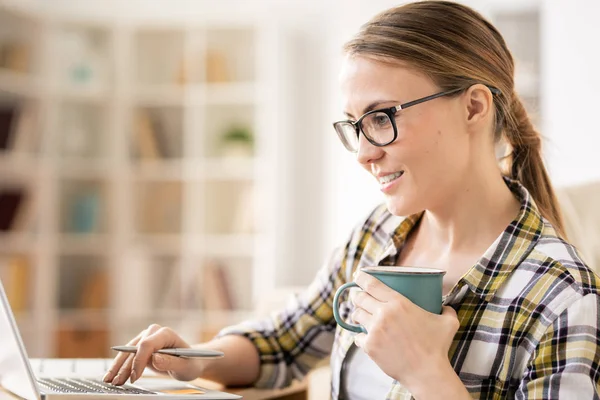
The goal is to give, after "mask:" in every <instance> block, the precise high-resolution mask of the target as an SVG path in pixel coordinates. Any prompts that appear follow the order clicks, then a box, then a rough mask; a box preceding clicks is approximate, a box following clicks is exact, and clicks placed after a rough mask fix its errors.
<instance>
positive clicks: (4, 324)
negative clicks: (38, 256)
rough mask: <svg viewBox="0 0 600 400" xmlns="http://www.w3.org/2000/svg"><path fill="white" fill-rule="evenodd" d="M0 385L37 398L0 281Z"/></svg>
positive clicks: (25, 355) (27, 397)
mask: <svg viewBox="0 0 600 400" xmlns="http://www.w3.org/2000/svg"><path fill="white" fill-rule="evenodd" d="M0 386H2V387H4V388H5V389H7V390H9V391H11V392H12V393H14V394H16V395H17V396H19V397H22V398H24V399H27V400H34V399H39V398H40V394H39V391H38V389H37V385H36V384H35V382H34V378H33V372H32V371H31V366H30V365H29V359H28V358H27V353H26V352H25V346H23V342H22V340H21V335H20V334H19V330H18V328H17V324H16V322H15V318H14V316H13V313H12V310H11V308H10V304H9V303H8V299H7V298H6V293H5V292H4V286H3V285H2V282H1V281H0Z"/></svg>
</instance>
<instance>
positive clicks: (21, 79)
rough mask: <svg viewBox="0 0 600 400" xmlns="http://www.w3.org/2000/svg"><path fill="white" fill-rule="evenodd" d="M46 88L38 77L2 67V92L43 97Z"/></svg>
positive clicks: (0, 72) (0, 87)
mask: <svg viewBox="0 0 600 400" xmlns="http://www.w3.org/2000/svg"><path fill="white" fill-rule="evenodd" d="M44 90H47V89H45V88H43V87H42V86H41V84H40V81H39V80H38V78H34V77H32V76H31V75H29V74H24V73H19V72H14V71H11V70H7V69H1V68H0V94H1V93H2V92H5V93H10V94H13V95H16V96H22V97H31V98H41V97H43V96H44Z"/></svg>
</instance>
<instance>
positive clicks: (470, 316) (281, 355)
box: [221, 179, 600, 400]
mask: <svg viewBox="0 0 600 400" xmlns="http://www.w3.org/2000/svg"><path fill="white" fill-rule="evenodd" d="M506 182H507V185H508V186H509V187H510V188H511V190H512V191H513V193H514V194H515V195H516V196H517V197H518V198H519V199H520V201H521V210H520V213H519V215H518V217H517V218H516V219H515V220H514V221H513V222H512V223H511V224H510V225H509V226H508V227H507V228H506V230H505V231H504V232H503V233H502V234H501V235H500V236H499V237H498V238H497V240H496V241H495V242H494V243H493V244H492V245H491V246H490V248H489V249H488V250H487V251H486V253H485V254H484V255H483V256H482V257H481V259H480V260H479V261H478V262H477V264H476V265H475V266H473V267H472V268H471V269H470V270H469V271H468V272H467V273H466V274H465V275H464V276H463V277H462V278H461V279H460V281H459V282H458V283H457V284H456V285H455V287H454V288H453V289H452V290H451V291H450V292H449V294H448V295H447V296H446V297H445V299H444V303H445V304H446V305H449V306H452V307H453V308H454V309H455V310H456V311H457V313H458V319H459V321H460V328H459V329H458V332H457V333H456V336H455V337H454V341H453V343H452V346H451V348H450V351H449V359H450V362H451V364H452V366H453V367H454V370H455V371H456V373H457V374H458V376H459V377H460V379H461V380H462V382H463V384H464V385H465V386H466V388H467V390H468V391H469V392H470V394H471V396H472V397H473V398H482V399H505V398H516V399H558V398H560V399H599V393H600V383H599V381H600V346H599V345H600V341H599V340H600V339H599V337H600V335H599V332H598V321H599V320H600V317H599V309H600V308H599V296H598V277H597V276H596V275H595V274H594V273H593V272H592V271H591V270H590V269H589V268H588V267H587V266H586V265H585V264H584V262H583V261H582V260H581V258H580V257H579V254H578V252H577V250H576V249H575V248H574V247H573V246H572V245H570V244H568V243H566V242H565V241H563V240H562V239H560V238H559V237H558V236H557V234H556V232H555V230H554V228H553V227H552V226H551V225H550V224H549V223H548V221H547V220H545V219H544V218H542V217H541V215H540V213H539V211H538V210H537V207H536V206H535V204H534V202H533V200H532V199H531V197H530V195H529V193H528V192H527V190H526V189H525V188H524V187H523V186H521V185H520V184H519V183H517V182H515V181H510V180H508V179H507V180H506ZM421 215H422V214H418V215H413V216H409V217H407V218H400V217H396V216H393V215H391V214H390V213H389V212H388V211H387V210H386V208H385V206H380V207H378V208H376V209H375V210H374V211H373V212H372V213H371V214H370V216H369V217H368V219H367V220H366V221H365V222H364V223H362V224H360V225H359V226H358V227H357V228H356V229H355V230H354V232H353V233H352V235H351V237H350V239H349V240H348V242H347V243H346V245H345V247H344V248H343V249H342V250H341V251H339V252H336V253H335V256H334V257H333V258H332V259H331V261H330V262H329V263H327V264H326V265H325V266H324V267H323V268H322V269H321V271H320V272H319V274H318V276H317V278H316V279H315V280H314V281H313V283H312V284H311V285H310V286H309V287H308V289H307V290H306V291H305V292H304V293H303V294H302V295H300V296H298V297H297V298H295V299H294V300H293V301H292V302H291V303H290V304H288V306H287V307H286V308H285V310H283V311H282V312H280V313H278V314H276V315H273V316H271V318H269V319H266V320H262V321H248V322H245V323H242V324H240V325H238V326H234V327H230V328H227V329H225V330H224V331H223V332H221V334H222V335H223V334H238V335H243V336H245V337H247V338H249V339H250V340H251V341H252V342H253V343H254V344H255V346H256V348H257V349H258V352H259V354H260V360H261V371H260V377H259V380H258V382H257V383H256V385H257V386H261V387H281V386H284V385H287V384H289V383H290V381H291V380H292V379H294V378H298V379H301V378H302V377H303V376H304V375H305V374H306V373H307V372H308V371H309V370H310V369H311V367H312V366H314V365H315V364H316V363H317V362H318V361H319V360H320V359H322V358H324V357H326V356H328V355H331V366H332V373H333V374H336V375H337V378H341V380H342V381H343V378H344V376H343V373H342V371H343V368H342V367H343V365H344V362H345V360H346V358H347V355H348V352H349V350H350V349H351V348H352V346H354V344H353V339H354V334H353V333H350V332H348V331H345V330H343V329H341V328H339V327H337V325H336V323H335V320H334V318H333V311H332V303H333V295H334V294H335V291H336V289H337V288H338V287H339V286H340V285H342V284H343V283H345V282H348V281H350V280H352V273H353V272H354V270H356V269H357V268H362V267H365V266H372V265H394V264H395V262H396V259H397V257H398V249H401V248H402V245H403V243H404V241H405V240H406V238H407V235H408V233H409V232H410V231H411V229H412V228H413V227H414V226H415V224H416V223H417V222H418V220H419V218H420V217H421ZM352 310H353V305H352V303H351V302H350V301H348V300H347V298H346V301H345V302H343V304H342V305H341V309H340V311H341V314H342V316H343V317H344V318H348V317H349V315H350V313H351V312H352ZM400 362H401V361H400ZM334 376H335V375H334ZM333 382H334V383H333V384H332V392H331V393H332V397H333V398H334V399H338V398H339V399H341V398H344V397H345V396H344V394H343V393H340V386H342V387H344V385H343V384H342V385H340V384H339V382H340V379H336V378H334V379H333ZM432 383H433V382H432ZM365 384H367V385H368V382H366V383H365ZM440 390H443V388H440ZM410 398H411V395H410V393H409V392H408V391H407V390H406V388H404V387H402V386H401V385H400V384H399V383H398V382H394V384H393V386H392V387H391V388H390V391H389V393H388V395H387V399H394V400H396V399H410Z"/></svg>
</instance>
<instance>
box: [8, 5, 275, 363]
mask: <svg viewBox="0 0 600 400" xmlns="http://www.w3.org/2000/svg"><path fill="white" fill-rule="evenodd" d="M15 4H16V3H14V2H7V1H0V25H2V24H3V23H6V24H8V25H7V26H12V27H16V26H23V28H22V29H19V30H18V33H19V35H21V36H20V37H19V40H21V39H22V42H23V43H24V46H26V48H27V49H28V50H29V51H30V52H31V55H30V61H29V63H28V66H29V67H30V70H28V71H26V72H15V71H13V70H11V69H7V68H0V102H2V101H3V102H9V103H11V104H22V103H24V102H28V103H31V104H34V105H35V107H36V110H37V111H36V116H38V117H39V118H36V125H35V131H36V132H37V133H38V140H37V141H36V146H37V147H36V148H35V149H31V151H29V152H25V153H24V154H20V153H19V154H17V152H16V151H13V150H11V149H9V150H4V151H0V176H1V177H2V182H3V184H2V185H1V187H0V189H2V188H3V187H5V186H6V183H5V182H8V181H7V180H5V178H10V180H11V181H14V185H16V186H17V187H20V188H22V189H23V191H24V192H25V193H27V194H30V193H31V194H32V195H34V197H35V198H36V199H37V201H36V202H34V203H32V204H34V206H31V207H30V208H29V209H27V212H28V213H31V214H32V216H33V220H34V221H33V222H31V225H28V229H30V231H27V232H20V231H18V232H17V231H12V230H9V231H7V232H4V233H1V235H0V237H1V240H0V268H2V262H4V263H5V264H6V260H8V259H10V258H11V257H15V256H23V257H25V258H26V259H27V265H28V271H29V274H30V275H29V277H30V278H29V279H28V281H27V282H29V283H28V285H30V286H31V287H28V289H29V295H28V296H27V301H28V304H27V306H26V307H24V308H22V309H19V310H18V312H17V314H18V321H19V325H20V327H21V329H22V331H23V332H22V333H23V335H24V339H25V343H26V346H27V349H28V351H29V353H30V355H31V356H34V357H36V356H37V357H45V356H61V355H65V353H62V350H61V349H62V348H64V346H65V345H66V343H67V342H69V341H78V340H79V341H80V342H78V343H75V348H76V349H77V348H80V349H81V348H83V347H85V346H88V347H96V348H98V346H100V347H102V345H104V344H106V352H105V353H103V354H95V355H98V356H103V355H106V356H110V355H111V354H110V352H109V350H108V349H109V347H110V346H109V345H113V344H118V343H125V342H126V341H127V340H129V339H130V338H131V337H132V336H133V335H134V334H137V333H138V332H139V331H140V330H141V329H144V328H145V327H146V326H147V325H148V324H150V323H152V322H156V323H160V324H165V325H171V326H173V327H174V328H175V329H178V330H179V331H180V332H181V333H182V334H183V335H184V337H186V338H188V339H189V340H192V341H198V340H200V339H201V338H206V335H208V334H210V332H214V331H215V330H216V329H218V328H220V327H222V326H224V325H226V324H230V323H233V322H236V321H239V320H241V319H244V318H247V317H249V316H251V315H252V313H253V309H254V304H255V301H256V298H257V296H258V295H259V294H260V293H264V292H265V291H268V290H269V289H271V288H272V287H273V286H274V277H271V275H270V274H269V273H270V271H273V270H274V268H275V265H274V264H275V258H274V257H275V251H274V249H275V247H276V242H277V240H278V238H277V237H275V233H274V232H275V231H276V226H275V224H276V221H274V218H273V216H272V214H270V212H271V213H272V212H273V210H274V207H275V204H276V201H277V200H276V195H275V193H276V189H275V187H274V185H276V180H275V179H273V176H274V173H273V172H271V170H272V169H274V168H275V167H274V165H275V163H276V160H277V157H278V155H277V154H276V153H277V151H276V149H277V140H278V139H277V132H276V131H274V129H276V128H275V127H276V124H275V123H274V121H275V119H276V117H275V118H274V117H273V116H276V115H277V107H278V104H277V103H278V101H277V100H278V99H277V97H276V96H273V91H274V90H275V88H274V87H273V85H274V84H275V79H276V77H277V74H276V73H275V70H274V69H275V68H276V65H277V63H276V62H273V60H274V57H276V55H275V54H274V52H276V51H277V46H276V45H274V44H275V42H276V35H274V34H273V32H272V29H273V28H271V27H269V26H265V25H264V24H259V23H257V21H254V22H253V21H251V20H250V21H246V22H241V21H233V20H226V19H223V18H219V19H210V18H209V17H207V18H206V20H199V21H198V22H197V23H193V24H190V23H185V24H178V23H175V22H173V21H166V22H164V23H162V22H160V21H159V22H157V21H151V22H150V21H148V22H131V21H127V22H123V21H121V22H119V21H111V20H108V19H107V20H106V21H101V20H90V19H86V18H81V19H78V18H74V17H73V16H72V15H70V16H69V17H65V16H61V15H60V14H59V13H54V12H51V11H50V10H48V9H45V10H44V11H43V12H40V11H39V10H36V4H35V3H31V4H29V5H28V6H24V7H20V6H16V5H15ZM17 7H18V8H17ZM9 40H14V39H13V33H7V30H6V29H3V28H0V45H2V44H3V43H4V42H6V41H9ZM0 65H1V64H0ZM140 111H141V112H142V114H141V115H142V118H141V120H142V121H143V123H145V124H148V123H150V124H151V126H152V128H151V134H152V138H153V140H154V147H156V149H154V151H150V150H148V148H145V149H143V148H141V146H140V140H142V139H141V136H140V135H142V134H145V135H146V136H148V135H147V134H148V132H145V133H140V132H141V131H142V129H141V128H140V126H141V125H139V124H138V122H136V118H137V117H136V115H140V114H138V113H139V112H140ZM149 121H150V122H149ZM146 126H147V125H146ZM234 127H242V130H244V129H245V130H246V132H248V131H249V132H250V133H251V135H252V139H253V141H252V144H251V147H250V150H249V151H246V154H242V155H240V154H239V152H234V151H229V149H230V148H231V147H228V146H227V144H223V142H222V136H223V135H224V134H225V133H226V132H228V131H229V130H230V129H232V128H234ZM145 139H148V137H146V138H145ZM151 147H152V146H151ZM245 203H247V204H245ZM213 261H216V262H218V264H219V265H221V266H222V268H223V269H224V270H225V271H226V275H227V281H228V284H229V286H230V288H231V290H232V292H233V293H234V294H235V296H234V298H233V301H234V303H233V307H231V308H230V309H224V310H218V309H205V307H204V305H203V302H204V301H205V299H202V296H201V294H200V293H199V292H198V291H199V290H200V289H201V288H202V281H203V279H206V276H203V270H204V268H205V266H206V265H207V263H209V262H213ZM0 271H1V270H0ZM96 273H98V275H95V274H96ZM100 277H102V279H107V282H108V283H107V285H102V284H100V283H99V281H100ZM93 290H99V291H100V292H99V294H97V295H90V294H89V292H91V291H93ZM86 291H87V293H86ZM82 299H87V300H82ZM86 302H87V303H89V304H86ZM61 330H62V331H65V332H63V333H62V334H59V332H60V331H61ZM39 332H46V334H43V335H41V334H39ZM86 335H87V336H86ZM78 346H79V347H78Z"/></svg>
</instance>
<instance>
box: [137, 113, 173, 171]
mask: <svg viewBox="0 0 600 400" xmlns="http://www.w3.org/2000/svg"><path fill="white" fill-rule="evenodd" d="M162 111H163V110H159V109H157V108H144V109H139V110H137V112H136V113H135V121H134V134H133V143H132V145H133V146H132V152H133V156H134V157H136V158H140V159H144V160H158V159H164V158H173V157H175V156H176V155H177V154H178V153H179V152H180V151H178V149H177V146H178V145H179V144H178V140H177V139H176V132H171V131H169V130H168V124H167V122H168V121H166V119H167V117H165V115H162V113H161V112H162Z"/></svg>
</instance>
